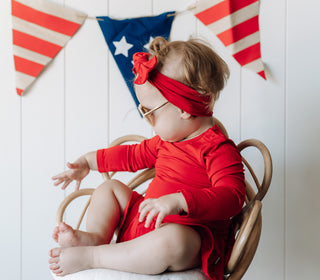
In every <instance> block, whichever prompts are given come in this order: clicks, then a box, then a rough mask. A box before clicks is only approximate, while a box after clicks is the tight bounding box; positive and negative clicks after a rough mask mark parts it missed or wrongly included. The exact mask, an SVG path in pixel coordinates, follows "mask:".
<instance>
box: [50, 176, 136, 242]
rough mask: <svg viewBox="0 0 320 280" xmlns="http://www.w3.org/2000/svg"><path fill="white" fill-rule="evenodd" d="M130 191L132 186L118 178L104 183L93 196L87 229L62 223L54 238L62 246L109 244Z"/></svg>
mask: <svg viewBox="0 0 320 280" xmlns="http://www.w3.org/2000/svg"><path fill="white" fill-rule="evenodd" d="M131 192H132V191H131V189H130V188H128V186H126V185H125V184H123V183H121V182H120V181H116V180H109V181H106V182H104V183H103V184H102V185H100V186H99V187H98V188H97V189H96V190H95V191H94V193H93V195H92V198H91V202H90V205H89V208H88V214H87V224H86V232H84V231H79V230H74V229H73V228H71V227H70V226H69V225H66V224H65V223H61V224H60V225H59V226H58V227H56V228H55V230H54V232H53V238H54V239H55V240H56V241H57V242H58V243H59V245H60V246H62V247H70V246H91V245H101V244H107V243H109V242H110V241H111V239H112V236H113V234H114V231H115V229H116V227H117V225H118V224H119V221H120V217H121V215H122V213H123V211H124V208H125V207H126V205H127V203H128V201H129V198H130V195H131Z"/></svg>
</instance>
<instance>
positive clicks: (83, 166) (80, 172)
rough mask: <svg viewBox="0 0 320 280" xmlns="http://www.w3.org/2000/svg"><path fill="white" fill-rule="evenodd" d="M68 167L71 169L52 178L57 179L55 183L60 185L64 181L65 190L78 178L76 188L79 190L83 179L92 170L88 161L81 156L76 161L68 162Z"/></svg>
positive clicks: (63, 187)
mask: <svg viewBox="0 0 320 280" xmlns="http://www.w3.org/2000/svg"><path fill="white" fill-rule="evenodd" d="M67 167H68V168H69V170H67V171H65V172H62V173H60V174H58V175H56V176H53V177H52V180H55V182H54V185H55V186H58V185H60V184H62V183H63V185H62V187H61V189H62V190H64V189H65V188H66V187H67V186H68V185H69V184H70V183H71V182H72V181H73V180H76V181H77V184H76V190H79V188H80V183H81V181H82V179H83V178H84V177H86V176H87V175H88V173H89V171H90V168H89V165H88V163H87V161H86V160H85V159H84V158H80V159H78V160H77V161H76V162H74V163H69V162H68V163H67Z"/></svg>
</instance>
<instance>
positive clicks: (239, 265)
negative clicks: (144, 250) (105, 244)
mask: <svg viewBox="0 0 320 280" xmlns="http://www.w3.org/2000/svg"><path fill="white" fill-rule="evenodd" d="M215 122H216V123H217V124H218V125H219V127H220V128H221V130H222V131H223V133H224V134H225V135H227V131H226V129H225V128H224V126H223V125H222V124H221V122H220V121H218V120H217V119H215ZM144 139H145V138H144V137H142V136H139V135H127V136H124V137H120V138H118V139H116V140H115V141H113V142H112V143H111V144H110V147H111V146H115V145H121V144H123V143H127V142H141V141H142V140H144ZM250 147H254V148H256V149H258V151H259V152H260V153H261V155H262V157H263V164H264V174H263V178H262V181H261V182H260V181H259V179H258V177H257V176H256V174H255V172H254V171H253V168H252V167H251V165H250V164H249V163H248V162H247V160H246V159H245V158H244V157H243V151H244V150H245V149H247V148H250ZM238 149H239V151H240V152H241V154H242V160H243V163H244V165H245V167H246V200H245V205H244V207H243V209H242V211H241V212H240V213H239V214H238V215H237V216H236V217H233V218H232V219H233V221H234V222H235V224H236V226H235V235H236V241H235V244H234V247H233V250H232V253H231V257H230V260H229V262H228V264H227V266H226V268H225V275H224V279H229V280H239V279H241V278H242V277H243V275H244V274H245V272H246V271H247V269H248V267H249V265H250V263H251V261H252V259H253V257H254V255H255V252H256V249H257V246H258V243H259V239H260V235H261V227H262V218H261V208H262V203H261V201H262V199H263V198H264V196H265V195H266V193H267V191H268V188H269V185H270V182H271V178H272V159H271V156H270V153H269V150H268V149H267V147H266V146H265V145H264V144H263V143H262V142H261V141H259V140H256V139H249V140H245V141H243V142H241V143H240V144H238ZM154 174H155V171H154V169H146V170H144V171H142V172H141V173H139V174H138V175H136V176H135V177H134V178H133V179H131V181H130V182H129V183H128V186H129V187H130V188H132V189H136V188H137V187H138V186H140V185H141V184H142V183H144V182H146V181H147V180H149V179H152V178H153V177H154ZM114 175H115V173H112V174H109V173H104V174H103V177H104V179H105V180H110V179H111V178H112V177H113V176H114ZM248 177H251V179H250V181H252V182H253V184H254V185H255V188H253V187H252V186H251V184H250V183H249V180H248ZM93 192H94V189H81V190H79V191H76V192H73V193H71V194H70V195H69V196H67V197H66V198H65V199H64V200H63V201H62V203H61V204H60V207H59V208H58V211H57V216H56V222H57V224H59V223H60V222H62V221H63V216H64V213H65V210H66V208H67V207H68V205H69V204H70V203H71V202H72V201H74V200H75V199H76V198H77V197H80V196H89V199H88V201H87V203H86V205H85V206H84V208H83V211H82V213H81V214H80V218H79V221H78V224H77V225H76V227H75V228H76V229H79V227H80V225H81V222H82V220H83V217H84V215H85V213H86V211H87V208H88V206H89V203H90V196H91V195H92V193H93ZM98 271H99V273H100V274H99V275H101V276H97V275H95V276H94V277H93V276H92V277H91V276H90V273H92V272H90V271H86V272H78V273H76V274H77V275H74V276H75V278H73V277H74V276H73V275H70V276H69V275H67V276H64V277H61V279H64V280H72V279H80V278H81V277H80V276H81V273H83V274H85V277H84V278H81V279H87V280H91V279H105V280H107V279H154V280H158V279H159V280H160V279H190V280H192V279H197V280H202V279H207V277H206V276H205V275H204V274H203V273H202V271H201V270H200V269H193V270H190V271H184V272H174V273H169V272H167V273H163V274H162V275H158V276H157V275H152V276H149V275H148V276H147V275H144V276H143V277H142V276H141V275H135V274H134V273H128V272H117V271H111V270H108V269H105V270H98ZM117 273H120V274H121V275H120V274H119V275H117ZM108 275H109V276H108ZM110 275H111V276H110ZM99 277H101V278H99ZM57 279H58V277H57ZM59 279H60V277H59Z"/></svg>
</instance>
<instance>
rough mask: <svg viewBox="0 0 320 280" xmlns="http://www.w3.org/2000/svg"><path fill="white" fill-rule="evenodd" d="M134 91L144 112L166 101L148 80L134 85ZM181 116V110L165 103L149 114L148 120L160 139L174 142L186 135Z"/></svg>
mask: <svg viewBox="0 0 320 280" xmlns="http://www.w3.org/2000/svg"><path fill="white" fill-rule="evenodd" d="M135 91H136V94H137V98H138V100H139V102H140V104H141V106H142V107H143V108H144V110H145V112H147V111H149V110H152V109H154V108H156V107H158V106H160V105H162V104H164V103H166V102H167V100H166V99H165V98H164V97H163V96H162V94H161V93H160V92H159V91H158V90H157V89H156V88H155V87H154V86H152V85H151V84H150V83H149V82H148V81H147V82H146V83H144V84H143V85H135ZM181 116H182V112H181V110H180V109H179V108H177V107H176V106H174V105H173V104H171V103H167V104H165V105H164V106H162V107H161V108H159V109H157V110H155V111H154V112H152V113H151V114H149V116H148V117H150V119H151V122H150V121H149V122H150V124H151V125H152V127H153V129H154V131H155V133H156V134H157V135H159V136H160V138H161V139H162V140H164V141H169V142H176V141H180V140H182V139H184V138H185V137H186V130H185V129H184V126H185V122H184V120H183V118H182V117H181Z"/></svg>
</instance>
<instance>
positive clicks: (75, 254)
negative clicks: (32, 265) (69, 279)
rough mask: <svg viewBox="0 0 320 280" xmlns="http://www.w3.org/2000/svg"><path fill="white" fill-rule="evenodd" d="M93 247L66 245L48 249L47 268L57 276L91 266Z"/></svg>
mask: <svg viewBox="0 0 320 280" xmlns="http://www.w3.org/2000/svg"><path fill="white" fill-rule="evenodd" d="M93 248H94V247H85V246H82V247H68V248H55V249H52V250H50V253H49V255H50V259H49V264H50V266H49V268H50V269H51V270H52V272H53V273H55V274H56V275H57V276H64V275H66V274H70V273H74V272H77V271H80V270H86V269H90V268H92V265H91V264H92V261H93V260H92V256H93V253H92V250H93Z"/></svg>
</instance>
